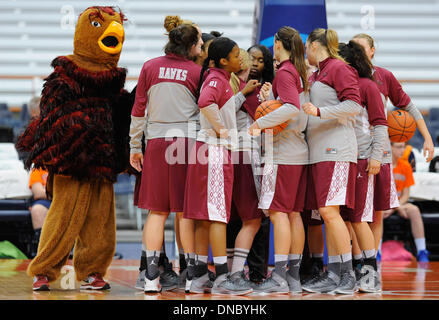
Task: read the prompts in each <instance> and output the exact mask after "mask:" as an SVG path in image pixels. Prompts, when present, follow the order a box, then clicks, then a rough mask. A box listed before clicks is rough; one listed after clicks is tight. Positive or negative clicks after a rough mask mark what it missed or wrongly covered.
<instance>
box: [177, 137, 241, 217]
mask: <svg viewBox="0 0 439 320" xmlns="http://www.w3.org/2000/svg"><path fill="white" fill-rule="evenodd" d="M232 191H233V163H232V161H231V155H230V151H228V150H227V149H226V148H224V147H222V146H214V145H208V144H205V143H203V142H199V141H197V142H196V144H195V146H194V147H193V148H192V150H191V153H190V159H189V167H188V172H187V179H186V194H185V197H184V214H183V216H184V217H185V218H187V219H194V220H209V221H219V222H224V223H228V222H229V219H230V208H231V204H232Z"/></svg>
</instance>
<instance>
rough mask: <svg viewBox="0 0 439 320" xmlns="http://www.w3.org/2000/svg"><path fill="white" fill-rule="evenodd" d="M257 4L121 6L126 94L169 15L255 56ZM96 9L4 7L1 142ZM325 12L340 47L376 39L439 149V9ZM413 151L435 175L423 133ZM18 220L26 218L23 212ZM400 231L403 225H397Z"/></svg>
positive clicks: (123, 183)
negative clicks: (360, 36) (80, 22)
mask: <svg viewBox="0 0 439 320" xmlns="http://www.w3.org/2000/svg"><path fill="white" fill-rule="evenodd" d="M255 3H256V1H255V0H240V1H233V0H186V1H178V0H174V1H171V0H148V1H140V0H138V1H133V0H119V1H114V5H117V6H119V7H120V8H121V9H122V11H123V12H124V14H125V15H126V16H127V18H128V21H127V22H126V23H125V26H124V28H125V33H126V38H125V43H124V47H123V51H122V54H121V58H120V62H119V66H121V67H125V68H127V69H128V78H127V82H126V89H127V90H129V91H130V90H131V89H132V88H133V87H134V86H135V84H136V82H137V77H138V75H139V73H140V69H141V67H142V65H143V63H144V61H146V60H148V59H150V58H153V57H155V56H158V55H161V54H162V49H163V47H164V45H165V43H166V36H165V34H164V33H165V30H164V28H163V19H164V17H165V16H166V15H169V14H177V15H180V16H181V17H182V18H184V19H189V20H192V21H194V22H196V23H197V24H198V25H199V26H200V27H201V29H202V30H203V31H204V32H209V31H211V30H217V31H220V32H223V33H224V35H225V36H228V37H230V38H232V39H234V40H235V41H236V42H237V43H238V44H239V46H241V47H242V48H248V47H249V46H250V45H251V44H252V34H253V29H254V16H253V15H254V7H255ZM91 5H108V2H107V1H90V0H72V1H68V2H60V1H55V0H46V1H33V0H20V1H0V30H1V32H0V133H1V134H0V141H1V142H14V141H15V139H16V137H17V135H18V134H19V133H20V131H21V130H22V129H23V128H24V126H25V125H26V123H27V121H28V119H29V113H28V110H27V103H28V101H29V100H30V99H31V97H32V96H35V95H39V94H40V92H41V89H42V85H43V79H44V77H46V76H47V75H48V74H49V73H50V72H51V71H52V69H51V67H50V62H51V61H52V60H53V59H54V58H55V57H56V56H59V55H66V54H70V53H71V52H72V50H73V33H74V24H75V22H76V19H77V17H78V14H79V13H80V12H81V11H82V10H84V9H85V8H86V7H88V6H91ZM326 10H327V20H328V26H329V27H330V28H333V29H335V30H336V31H337V32H338V34H339V38H340V41H347V40H349V39H350V38H351V37H352V36H353V35H355V34H357V33H360V32H365V33H368V34H370V35H371V36H372V37H374V38H375V40H376V50H377V51H376V56H375V64H376V65H379V66H382V67H385V68H388V69H390V70H391V71H392V72H393V73H394V74H395V76H396V77H397V78H398V79H399V80H400V81H401V83H402V86H403V88H404V90H405V91H406V92H407V93H408V94H409V96H410V97H411V98H412V100H413V102H414V104H415V105H416V106H417V107H418V108H419V109H420V110H421V111H422V112H423V114H424V116H425V121H426V123H427V126H428V128H429V130H430V133H431V135H432V138H433V141H434V143H435V146H436V147H439V144H438V141H437V139H436V137H437V136H438V135H439V60H438V59H437V57H438V55H439V41H438V40H439V33H438V32H437V28H438V27H439V2H438V1H436V0H418V1H416V2H414V1H411V0H393V1H392V0H384V1H380V0H369V1H367V4H366V3H364V2H359V1H355V0H327V1H326ZM389 108H391V104H390V103H389ZM409 143H410V144H411V145H412V146H413V147H414V148H415V150H414V151H415V153H416V154H415V155H416V156H417V171H419V172H426V171H428V164H426V163H425V160H423V157H422V155H421V153H420V152H419V150H420V149H421V148H422V143H423V139H422V136H421V135H420V133H419V132H418V131H417V132H416V134H415V135H414V137H413V138H412V139H411V140H410V142H409ZM437 150H438V151H439V149H437ZM437 154H438V155H439V152H437ZM0 161H1V159H0ZM17 161H19V160H17ZM0 169H1V168H0ZM0 172H1V171H0ZM415 178H416V177H415ZM131 187H132V181H131V182H130V181H128V180H127V179H126V178H125V177H124V178H121V179H120V181H119V184H118V185H117V186H116V190H117V191H120V192H119V194H122V193H123V194H127V193H128V194H129V192H130V190H132V189H130V188H131ZM26 199H27V198H26V197H25V198H24V199H21V200H14V201H19V202H20V201H21V202H20V203H15V204H13V203H12V202H11V204H6V202H1V203H0V211H1V210H4V211H8V210H9V212H13V211H14V210H21V211H26V209H25V205H26V204H24V205H23V201H27V200H26ZM423 200H425V201H432V205H431V206H430V207H429V209H428V210H427V209H426V210H425V211H423V216H424V222H425V223H426V224H427V221H430V220H431V219H433V221H436V220H435V219H439V217H438V216H433V214H438V213H439V207H438V206H437V202H436V200H437V199H436V200H432V199H417V201H420V202H422V201H423ZM2 201H3V200H2ZM4 201H7V200H4ZM15 205H16V206H15ZM11 206H12V207H11ZM17 208H18V209H17ZM23 208H24V209H23ZM18 215H19V216H20V217H22V218H23V217H24V216H25V215H24V213H23V212H21V213H20V214H18ZM129 216H130V219H134V220H133V221H134V223H133V224H132V225H133V227H134V228H139V225H141V223H140V222H139V213H138V212H135V214H133V213H132V212H130V215H129ZM0 217H2V219H1V220H0V224H2V223H3V222H4V219H3V218H4V217H11V215H10V214H9V213H8V214H5V215H0ZM28 218H29V217H28ZM5 219H6V218H5ZM429 219H430V220H429ZM438 221H439V220H438ZM397 223H400V221H396V220H395V224H397ZM1 230H3V229H0V233H1V232H2V231H1ZM434 230H437V229H434ZM426 232H427V235H426V237H427V242H428V245H430V242H429V240H430V236H429V232H433V231H429V229H428V228H427V227H426ZM395 234H396V233H395ZM431 239H434V237H433V236H431ZM435 241H436V240H435ZM437 243H439V241H437ZM428 249H429V250H430V251H432V253H433V251H434V252H436V253H435V254H437V255H438V256H437V258H439V248H437V249H434V250H433V247H431V246H430V247H428ZM29 250H30V249H29Z"/></svg>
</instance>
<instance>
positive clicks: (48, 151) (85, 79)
mask: <svg viewBox="0 0 439 320" xmlns="http://www.w3.org/2000/svg"><path fill="white" fill-rule="evenodd" d="M124 20H125V19H124V16H123V14H122V13H121V12H117V11H115V10H114V9H113V8H112V7H90V8H88V9H86V10H85V11H84V12H83V13H81V15H80V16H79V18H78V22H77V25H76V29H75V39H74V51H73V54H72V55H68V56H60V57H57V58H56V59H54V60H53V61H52V67H54V69H55V70H54V71H53V73H52V74H50V75H49V76H48V77H47V78H46V79H45V84H44V88H43V92H42V97H41V103H40V109H41V113H40V116H39V118H37V119H34V120H33V121H32V122H31V123H30V124H29V126H28V127H27V129H26V130H25V132H24V133H23V134H22V136H21V137H20V138H19V140H18V142H17V149H19V150H21V151H27V152H29V157H28V159H27V161H26V163H25V165H26V167H27V168H30V166H31V165H32V164H34V166H35V167H37V168H44V169H46V170H48V171H49V175H50V176H51V178H53V180H52V183H49V184H48V189H50V190H49V192H53V201H52V204H51V206H50V209H49V212H48V215H47V218H46V220H45V222H44V226H43V229H42V234H41V238H40V244H39V247H38V254H37V256H36V257H35V258H34V259H33V260H32V262H31V264H30V265H29V268H28V274H29V275H30V276H34V275H45V276H47V277H48V279H49V281H53V280H55V279H56V278H57V277H58V276H59V274H60V270H61V268H62V266H63V265H64V264H65V263H66V262H67V259H68V257H69V253H70V250H71V249H72V247H73V245H75V249H74V259H73V264H74V267H75V271H76V276H77V279H78V280H82V279H85V278H86V277H87V276H88V275H90V274H92V273H99V274H101V275H102V276H104V275H105V273H106V271H107V268H108V267H109V265H110V263H111V261H112V259H113V255H114V250H115V244H116V227H115V213H114V191H113V183H114V182H115V181H116V178H117V174H118V173H120V172H122V171H124V170H125V169H126V168H127V167H128V166H129V149H128V148H129V135H128V133H129V125H130V114H131V106H132V105H131V104H130V101H129V99H130V97H129V94H128V92H126V91H125V90H124V89H123V87H124V83H125V77H126V70H125V69H123V68H118V67H117V63H118V61H119V56H120V53H121V50H122V43H123V41H124V29H123V26H122V25H123V21H124Z"/></svg>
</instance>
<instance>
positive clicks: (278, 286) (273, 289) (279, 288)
mask: <svg viewBox="0 0 439 320" xmlns="http://www.w3.org/2000/svg"><path fill="white" fill-rule="evenodd" d="M253 290H254V291H255V292H257V293H280V294H287V293H289V291H290V288H289V286H288V282H287V280H285V279H284V278H282V277H281V276H280V275H278V274H277V273H276V272H274V271H273V272H272V273H271V275H270V276H269V277H268V278H267V279H266V280H265V281H263V282H261V283H259V284H255V285H254V286H253Z"/></svg>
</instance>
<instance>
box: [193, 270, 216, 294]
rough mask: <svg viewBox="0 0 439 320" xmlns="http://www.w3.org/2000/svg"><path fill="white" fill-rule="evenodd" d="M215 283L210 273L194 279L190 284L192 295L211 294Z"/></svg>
mask: <svg viewBox="0 0 439 320" xmlns="http://www.w3.org/2000/svg"><path fill="white" fill-rule="evenodd" d="M212 286H213V283H212V281H210V279H209V273H208V272H206V273H205V274H203V275H202V276H201V277H193V278H192V281H191V284H190V289H189V291H190V293H210V292H211V291H212Z"/></svg>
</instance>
